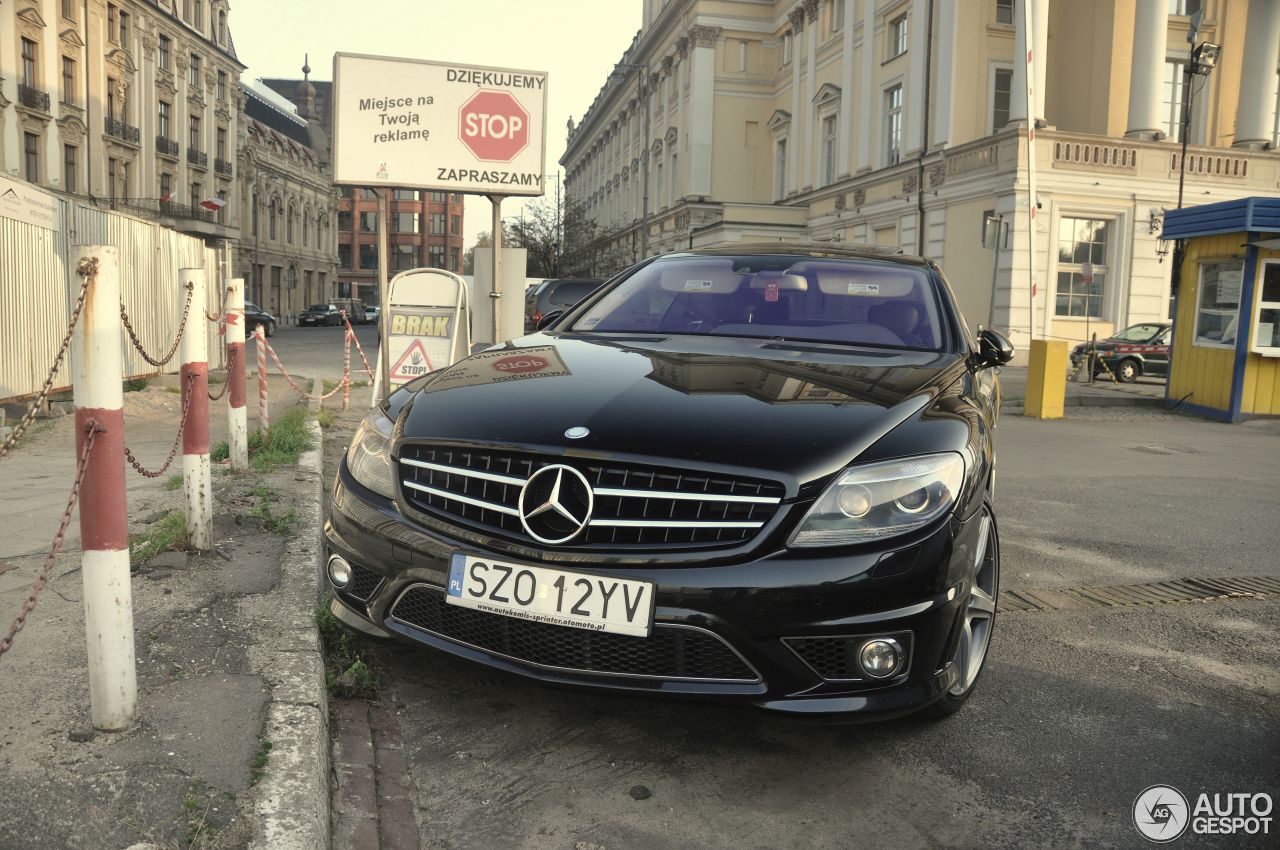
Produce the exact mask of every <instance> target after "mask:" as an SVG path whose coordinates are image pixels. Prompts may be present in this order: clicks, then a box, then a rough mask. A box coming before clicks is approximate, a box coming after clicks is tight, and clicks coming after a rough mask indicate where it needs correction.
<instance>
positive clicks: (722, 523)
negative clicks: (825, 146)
mask: <svg viewBox="0 0 1280 850" xmlns="http://www.w3.org/2000/svg"><path fill="white" fill-rule="evenodd" d="M1012 355H1013V350H1012V348H1011V346H1010V345H1009V342H1008V341H1007V340H1006V339H1004V338H1003V337H1002V336H1000V335H999V334H998V333H995V332H993V331H989V330H988V331H983V332H982V333H981V334H979V335H978V337H977V338H976V339H975V338H974V337H973V336H972V335H971V334H970V332H969V331H968V330H967V328H966V326H965V324H964V322H963V320H962V318H961V316H960V313H959V311H958V309H957V307H956V303H955V299H954V297H953V296H952V293H951V291H950V289H949V287H948V286H947V283H946V280H945V279H944V277H943V274H942V271H941V270H940V269H939V268H938V267H937V266H936V265H934V264H933V263H931V262H929V261H927V260H922V259H919V258H913V257H904V256H898V255H892V254H883V253H879V252H877V251H875V250H874V249H864V250H856V249H851V248H841V247H839V246H834V245H830V244H827V245H784V244H770V245H740V246H734V247H733V248H731V249H717V250H698V251H689V252H684V253H677V254H668V255H665V256H662V257H659V258H656V259H653V260H648V261H645V262H642V263H640V264H638V265H635V266H633V267H632V268H630V269H628V270H626V271H625V272H623V273H621V274H619V275H618V276H616V277H614V278H613V279H611V280H609V281H607V282H606V283H605V284H604V285H602V286H601V287H600V289H598V290H597V291H596V292H594V293H593V294H592V295H591V296H589V297H588V298H587V299H585V300H584V301H582V302H581V303H579V304H577V305H575V306H574V307H572V308H571V309H570V310H569V311H568V312H565V313H563V314H559V315H555V314H553V315H551V316H548V317H545V318H544V319H543V321H542V328H541V330H540V331H539V332H537V333H534V334H532V335H529V336H525V337H522V338H520V339H516V340H513V341H511V342H508V343H506V344H505V345H502V346H496V347H493V348H490V349H488V350H486V351H483V352H480V353H478V354H475V355H473V356H472V357H470V358H467V359H466V360H463V361H460V362H458V363H456V364H454V365H453V366H450V367H448V368H445V369H441V370H439V371H436V372H433V373H431V374H429V375H427V376H425V377H423V378H421V379H419V380H417V381H415V382H413V383H411V384H409V385H407V386H406V387H404V388H403V389H401V390H399V391H398V392H396V393H395V394H394V395H392V396H391V397H390V399H389V400H388V401H387V402H386V403H384V404H383V405H382V406H380V407H379V408H377V409H375V410H374V411H373V412H372V413H371V414H370V415H369V416H368V418H366V419H365V421H364V423H363V424H362V425H361V427H360V429H359V431H358V433H357V434H356V436H355V438H354V440H353V442H352V444H351V447H350V449H349V450H348V453H347V455H346V457H345V460H344V462H343V463H342V464H341V468H340V470H339V473H338V475H337V480H336V482H335V485H334V489H333V499H332V506H331V508H332V509H331V511H330V516H329V521H328V523H327V524H326V527H325V546H326V550H327V551H326V564H327V566H326V573H327V576H328V580H329V583H330V585H331V589H332V601H331V610H332V611H333V613H334V614H335V615H336V616H337V617H338V618H339V619H340V620H341V621H342V622H344V623H345V624H346V625H348V626H349V627H351V628H354V629H357V630H360V631H363V632H366V633H369V634H374V635H379V636H394V637H396V638H400V639H403V640H406V641H409V642H412V643H416V644H419V645H423V646H427V647H431V648H432V649H435V650H441V651H444V652H448V653H451V654H453V655H457V656H461V657H463V658H467V659H470V660H472V661H474V662H477V663H480V664H486V665H489V666H491V667H496V668H500V669H502V670H507V671H510V672H513V673H518V674H520V675H523V676H527V677H530V678H533V679H538V680H541V681H545V682H552V683H558V684H564V685H573V686H581V687H588V688H594V689H598V690H606V691H612V692H628V693H637V694H651V695H680V696H687V697H700V698H707V699H721V700H730V701H736V702H745V703H750V704H754V705H757V706H760V707H763V708H766V709H773V710H777V711H782V712H791V713H798V714H807V715H827V714H842V715H857V714H861V715H866V716H868V717H890V716H895V715H900V714H906V713H909V712H914V711H917V710H920V709H926V708H928V709H930V710H931V711H932V712H934V713H937V714H948V713H950V712H953V711H955V710H956V709H958V708H959V707H960V706H961V705H962V704H963V702H964V701H965V700H966V699H967V698H968V697H969V695H970V694H971V693H972V692H973V689H974V685H975V683H976V682H977V680H978V677H979V675H980V673H981V672H982V668H983V664H984V662H985V660H986V655H987V648H988V646H989V643H990V640H991V630H992V626H993V623H994V618H995V610H996V598H997V593H998V590H999V578H1000V546H999V542H998V537H997V533H996V518H995V513H994V510H993V508H992V493H993V483H994V470H995V444H994V437H995V435H994V428H995V424H996V418H997V416H998V414H999V406H1000V395H999V383H998V379H997V375H996V371H997V370H996V369H995V368H994V367H997V366H999V365H1002V364H1004V363H1007V362H1008V361H1009V359H1010V358H1011V357H1012Z"/></svg>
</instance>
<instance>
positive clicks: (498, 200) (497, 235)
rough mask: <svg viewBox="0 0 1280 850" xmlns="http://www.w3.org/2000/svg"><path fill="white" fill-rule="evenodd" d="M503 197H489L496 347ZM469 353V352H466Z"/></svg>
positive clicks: (495, 341)
mask: <svg viewBox="0 0 1280 850" xmlns="http://www.w3.org/2000/svg"><path fill="white" fill-rule="evenodd" d="M503 199H504V196H503V195H490V196H489V202H490V203H491V204H493V238H492V239H490V240H489V242H490V243H491V246H492V249H493V289H492V291H490V293H489V299H490V302H491V303H492V305H493V344H494V345H498V344H499V343H501V342H502V341H503V340H502V331H501V329H500V320H501V315H502V309H501V306H500V305H501V299H502V201H503ZM468 353H469V352H468Z"/></svg>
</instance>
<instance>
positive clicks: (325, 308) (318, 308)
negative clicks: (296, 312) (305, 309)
mask: <svg viewBox="0 0 1280 850" xmlns="http://www.w3.org/2000/svg"><path fill="white" fill-rule="evenodd" d="M311 309H312V310H313V311H315V312H317V313H324V312H326V311H328V309H329V305H328V304H312V305H311Z"/></svg>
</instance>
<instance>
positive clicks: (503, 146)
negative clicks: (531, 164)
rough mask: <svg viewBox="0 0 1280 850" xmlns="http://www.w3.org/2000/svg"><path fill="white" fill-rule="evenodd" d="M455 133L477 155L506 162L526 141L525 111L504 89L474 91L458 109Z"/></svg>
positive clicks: (527, 131) (524, 146)
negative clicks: (456, 132)
mask: <svg viewBox="0 0 1280 850" xmlns="http://www.w3.org/2000/svg"><path fill="white" fill-rule="evenodd" d="M458 135H459V137H460V138H461V139H462V143H463V144H464V145H466V146H467V147H468V148H469V149H470V150H471V152H472V153H473V154H475V155H476V158H477V159H485V160H489V161H491V162H510V161H511V160H513V159H515V157H516V154H518V153H520V151H522V150H524V149H525V148H526V147H528V145H529V113H528V112H526V111H525V109H524V107H523V106H521V105H520V101H518V100H516V99H515V97H514V96H513V95H511V94H508V93H507V92H502V91H482V92H477V93H476V94H474V95H472V97H471V99H470V100H468V101H467V102H466V103H464V104H462V108H461V109H460V110H459V111H458Z"/></svg>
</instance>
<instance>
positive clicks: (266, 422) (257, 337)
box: [253, 325, 271, 442]
mask: <svg viewBox="0 0 1280 850" xmlns="http://www.w3.org/2000/svg"><path fill="white" fill-rule="evenodd" d="M253 342H254V346H255V347H256V348H257V349H258V429H259V430H260V431H262V440H263V442H266V441H267V440H268V438H269V437H270V435H271V420H270V417H269V416H268V414H267V335H266V334H265V333H263V332H262V325H258V327H257V328H256V329H255V330H254V332H253Z"/></svg>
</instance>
